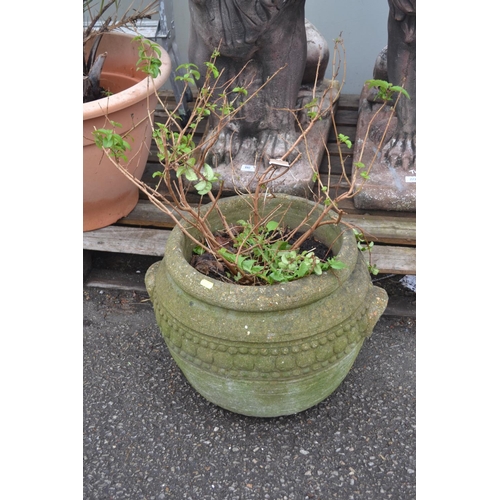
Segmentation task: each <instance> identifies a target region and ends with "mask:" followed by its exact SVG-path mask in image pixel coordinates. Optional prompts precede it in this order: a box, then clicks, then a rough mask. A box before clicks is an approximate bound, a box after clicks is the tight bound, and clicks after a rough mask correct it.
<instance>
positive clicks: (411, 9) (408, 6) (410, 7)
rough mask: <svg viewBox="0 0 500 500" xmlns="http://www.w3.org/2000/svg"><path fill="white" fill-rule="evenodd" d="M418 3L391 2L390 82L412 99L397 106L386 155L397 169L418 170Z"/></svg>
mask: <svg viewBox="0 0 500 500" xmlns="http://www.w3.org/2000/svg"><path fill="white" fill-rule="evenodd" d="M416 4H417V0H389V20H388V23H387V28H388V30H387V31H388V43H387V78H384V79H386V80H387V81H389V82H390V83H392V84H394V85H403V86H404V87H405V89H406V91H407V92H408V94H409V95H410V99H406V98H404V97H403V96H402V97H401V99H399V102H398V105H397V107H396V115H397V118H398V121H397V125H396V131H395V132H394V134H393V136H392V137H391V139H390V141H389V142H388V143H387V145H386V146H385V147H384V150H383V153H384V156H385V158H386V159H387V161H388V162H390V163H391V164H392V165H393V166H395V167H403V168H404V169H405V170H407V171H409V170H411V169H415V168H416V102H417V96H416V39H417V32H416Z"/></svg>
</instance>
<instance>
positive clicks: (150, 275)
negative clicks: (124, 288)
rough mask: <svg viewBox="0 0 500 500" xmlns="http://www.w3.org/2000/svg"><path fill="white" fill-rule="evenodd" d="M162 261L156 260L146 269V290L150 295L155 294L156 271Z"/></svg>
mask: <svg viewBox="0 0 500 500" xmlns="http://www.w3.org/2000/svg"><path fill="white" fill-rule="evenodd" d="M160 264H161V261H158V262H155V263H154V264H153V265H151V266H150V267H149V268H148V270H147V271H146V276H145V277H144V283H145V285H146V290H147V292H148V294H149V296H150V297H153V296H154V288H155V279H156V272H157V271H158V267H159V266H160Z"/></svg>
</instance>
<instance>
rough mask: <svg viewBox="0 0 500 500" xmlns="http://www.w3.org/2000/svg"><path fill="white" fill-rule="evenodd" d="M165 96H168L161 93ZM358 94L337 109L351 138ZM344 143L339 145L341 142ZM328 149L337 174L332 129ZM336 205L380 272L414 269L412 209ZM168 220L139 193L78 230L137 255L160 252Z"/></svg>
mask: <svg viewBox="0 0 500 500" xmlns="http://www.w3.org/2000/svg"><path fill="white" fill-rule="evenodd" d="M165 99H167V100H168V99H172V97H171V95H165ZM358 102H359V96H355V95H345V96H341V98H340V101H339V105H338V107H337V111H336V122H337V127H338V132H339V133H342V134H345V135H348V136H349V137H351V138H354V137H355V136H356V124H357V111H358ZM343 148H344V146H343ZM328 151H329V154H328V155H325V157H324V158H323V161H322V163H321V165H320V175H322V176H325V175H326V174H327V172H328V168H329V164H330V169H331V172H332V175H333V176H340V172H341V166H340V159H339V154H338V149H337V144H336V141H335V137H334V134H333V133H332V134H331V136H330V138H329V143H328ZM343 152H344V153H345V155H346V156H347V160H346V163H345V166H346V168H347V170H348V171H349V169H350V168H351V164H352V158H349V153H350V152H349V150H347V149H345V151H343ZM158 169H159V166H158V163H157V161H156V158H155V152H154V150H153V149H152V154H151V156H150V158H149V161H148V164H147V166H146V171H145V174H144V177H143V179H145V178H151V174H152V173H153V172H155V171H156V170H158ZM341 208H342V209H344V210H345V211H346V212H347V213H348V214H349V216H347V217H344V219H343V220H345V221H347V222H349V223H352V224H355V225H356V226H358V227H360V228H361V229H362V230H363V232H364V233H365V235H366V236H367V239H371V240H372V241H373V242H374V244H375V245H374V249H373V252H372V262H373V263H374V264H376V265H377V267H378V268H379V270H380V272H381V273H391V274H402V275H404V274H411V275H414V274H416V217H415V213H407V212H384V211H360V210H357V209H355V207H354V204H353V203H352V201H351V200H347V201H345V202H343V204H342V205H341ZM172 228H173V222H172V220H170V219H169V218H168V217H167V216H166V215H165V214H163V213H161V212H159V210H158V209H156V208H155V207H153V206H152V205H151V203H150V202H149V201H147V200H145V199H143V198H142V197H141V199H140V200H139V203H138V205H137V207H136V208H135V209H134V210H133V211H132V213H130V214H129V215H128V216H127V217H124V218H123V219H120V220H119V221H118V222H117V223H116V224H113V225H112V226H109V227H105V228H102V229H98V230H96V231H89V232H86V233H83V248H84V250H91V251H101V252H116V253H126V254H136V255H150V256H162V255H163V253H164V249H165V244H166V241H167V238H168V236H169V234H170V230H171V229H172Z"/></svg>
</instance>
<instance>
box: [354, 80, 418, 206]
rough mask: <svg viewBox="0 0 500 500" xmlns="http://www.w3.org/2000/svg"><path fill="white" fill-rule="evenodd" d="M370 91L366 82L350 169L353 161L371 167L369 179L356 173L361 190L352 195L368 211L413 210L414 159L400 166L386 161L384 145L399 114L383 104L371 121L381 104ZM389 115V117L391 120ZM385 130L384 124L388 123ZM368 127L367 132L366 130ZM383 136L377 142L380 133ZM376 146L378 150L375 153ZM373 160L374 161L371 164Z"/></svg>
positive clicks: (415, 191)
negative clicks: (381, 142) (411, 163)
mask: <svg viewBox="0 0 500 500" xmlns="http://www.w3.org/2000/svg"><path fill="white" fill-rule="evenodd" d="M370 94H371V92H370V91H369V90H368V87H367V86H366V85H365V87H364V88H363V92H362V93H361V96H360V105H359V117H358V125H357V129H356V142H355V145H354V155H353V171H355V168H356V167H355V166H354V165H355V164H356V163H357V162H360V161H361V162H362V163H364V165H365V166H366V167H367V168H368V166H369V165H371V168H370V174H369V176H370V178H369V179H368V180H364V179H362V178H361V177H359V173H358V176H357V180H356V182H355V186H356V188H357V189H360V190H361V192H360V193H359V194H357V195H356V196H355V197H354V205H355V207H356V208H361V209H368V210H394V211H415V210H416V205H417V182H416V180H417V171H416V161H415V163H414V164H413V165H402V164H398V163H397V162H393V161H390V160H388V159H387V158H386V157H385V155H384V146H386V145H388V144H389V141H390V138H391V137H392V136H393V134H394V133H395V130H396V128H397V123H398V117H397V116H396V115H395V114H393V113H392V112H391V107H390V106H386V107H385V108H384V109H383V110H382V111H381V112H379V114H378V116H377V118H376V119H375V120H374V121H373V122H372V124H371V127H370V122H371V120H372V118H373V117H374V115H375V113H377V111H378V110H379V108H380V107H381V106H382V104H380V103H378V102H373V101H372V100H371V99H370ZM391 115H392V119H391ZM389 120H390V123H389V127H388V129H387V131H386V125H387V123H388V122H389ZM369 127H370V131H369V133H367V132H368V129H369ZM384 135H385V137H386V139H385V140H384V141H383V144H382V146H381V147H380V148H379V144H380V141H381V139H382V138H383V136H384ZM377 149H380V150H379V152H378V153H377ZM372 162H373V164H372Z"/></svg>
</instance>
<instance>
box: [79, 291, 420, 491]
mask: <svg viewBox="0 0 500 500" xmlns="http://www.w3.org/2000/svg"><path fill="white" fill-rule="evenodd" d="M415 354H416V320H415V318H412V317H397V316H383V317H382V318H381V319H380V321H379V322H378V324H377V325H376V327H375V329H374V332H373V334H372V336H371V337H370V338H369V339H368V340H367V341H366V342H365V344H364V346H363V348H362V350H361V352H360V354H359V356H358V358H357V359H356V361H355V364H354V366H353V368H352V369H351V371H350V372H349V374H348V376H347V377H346V379H345V380H344V381H343V382H342V384H341V385H340V387H339V388H338V389H337V390H336V391H335V392H334V393H333V394H332V395H331V396H330V397H328V398H327V399H326V400H325V401H323V402H321V403H320V404H318V405H316V406H315V407H313V408H310V409H309V410H306V411H304V412H301V413H298V414H296V415H291V416H286V417H279V418H272V419H259V418H253V417H246V416H241V415H237V414H234V413H231V412H229V411H226V410H224V409H221V408H219V407H217V406H215V405H213V404H212V403H210V402H208V401H206V400H205V399H204V398H203V397H202V396H200V395H199V394H197V393H196V392H195V391H194V389H192V388H191V386H190V385H189V384H188V383H187V381H186V380H185V378H184V376H183V375H182V373H181V371H180V370H179V369H178V367H177V366H176V364H175V363H174V362H173V360H172V358H171V356H170V354H169V352H168V349H167V347H166V345H165V343H164V341H163V339H162V337H161V334H160V332H159V329H158V327H157V325H156V321H155V317H154V312H153V308H152V305H151V303H150V302H149V300H148V297H147V294H145V293H144V292H139V291H123V290H122V291H120V290H109V289H99V288H94V287H84V290H83V383H84V385H83V404H84V410H83V498H84V499H85V500H91V499H96V500H104V499H133V500H140V499H148V500H149V499H151V500H153V499H155V500H157V499H158V500H160V499H175V500H180V499H192V500H212V499H213V500H226V499H227V500H246V499H271V500H299V499H300V500H306V499H314V500H330V499H340V500H348V499H363V500H371V499H377V500H378V499H401V500H411V499H414V498H416V374H415V370H416V368H415V367H416V360H415Z"/></svg>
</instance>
